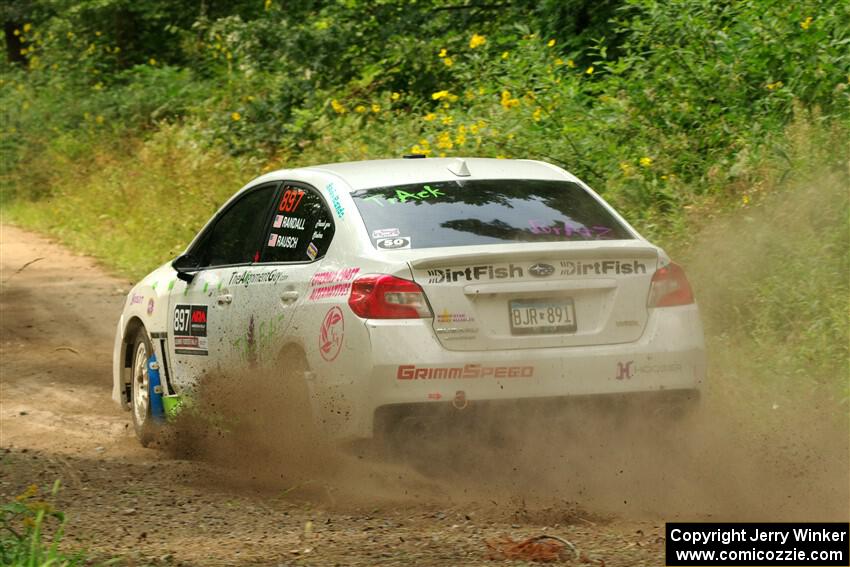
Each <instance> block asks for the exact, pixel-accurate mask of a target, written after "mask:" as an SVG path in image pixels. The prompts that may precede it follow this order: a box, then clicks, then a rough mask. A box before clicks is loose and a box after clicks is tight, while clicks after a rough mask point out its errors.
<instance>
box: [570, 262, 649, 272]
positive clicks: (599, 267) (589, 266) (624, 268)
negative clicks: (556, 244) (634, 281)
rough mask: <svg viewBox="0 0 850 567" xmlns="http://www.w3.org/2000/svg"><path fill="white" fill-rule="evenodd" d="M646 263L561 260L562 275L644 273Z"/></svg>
mask: <svg viewBox="0 0 850 567" xmlns="http://www.w3.org/2000/svg"><path fill="white" fill-rule="evenodd" d="M645 273H646V264H644V263H642V262H638V261H637V260H632V261H630V262H628V261H627V262H621V261H620V260H601V261H598V262H572V261H566V260H565V261H562V262H561V275H562V276H586V275H588V274H592V275H594V276H605V275H608V274H616V275H627V274H645Z"/></svg>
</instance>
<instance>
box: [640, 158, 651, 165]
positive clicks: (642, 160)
mask: <svg viewBox="0 0 850 567" xmlns="http://www.w3.org/2000/svg"><path fill="white" fill-rule="evenodd" d="M639 162H640V166H641V167H652V158H651V157H647V156H644V157H642V158H640V160H639Z"/></svg>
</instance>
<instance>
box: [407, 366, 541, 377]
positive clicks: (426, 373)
mask: <svg viewBox="0 0 850 567" xmlns="http://www.w3.org/2000/svg"><path fill="white" fill-rule="evenodd" d="M532 376H534V367H533V366H482V365H480V364H465V365H463V366H453V367H448V368H446V367H433V366H416V365H413V364H405V365H401V366H399V367H398V371H397V372H396V379H398V380H467V379H475V378H531V377H532Z"/></svg>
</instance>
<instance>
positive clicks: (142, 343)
mask: <svg viewBox="0 0 850 567" xmlns="http://www.w3.org/2000/svg"><path fill="white" fill-rule="evenodd" d="M130 344H131V345H132V346H131V348H132V349H133V351H132V352H133V359H132V363H131V366H130V415H131V416H132V419H133V429H134V430H135V432H136V437H137V438H138V439H139V442H140V443H141V444H142V447H147V446H148V445H150V444H151V443H152V442H153V441H155V440H156V437H157V426H156V424H155V423H154V421H153V415H152V413H151V401H150V378H149V377H148V359H149V358H150V355H151V353H152V352H153V348H152V346H151V341H150V339H149V338H148V334H147V332H145V329H144V328H139V330H138V331H136V334H135V336H134V337H133V342H132V343H130Z"/></svg>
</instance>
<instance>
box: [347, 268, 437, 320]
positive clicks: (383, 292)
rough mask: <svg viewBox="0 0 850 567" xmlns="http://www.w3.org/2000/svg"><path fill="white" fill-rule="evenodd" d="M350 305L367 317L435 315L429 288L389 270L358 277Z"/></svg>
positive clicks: (413, 317) (393, 317)
mask: <svg viewBox="0 0 850 567" xmlns="http://www.w3.org/2000/svg"><path fill="white" fill-rule="evenodd" d="M348 305H349V306H350V307H351V310H352V311H354V313H355V315H357V316H358V317H362V318H364V319H423V318H427V317H433V314H432V313H431V308H430V307H429V306H428V302H427V301H426V300H425V292H423V291H422V288H421V287H419V285H418V284H417V283H415V282H412V281H410V280H404V279H401V278H397V277H395V276H390V275H386V274H384V275H371V276H362V277H360V278H357V279H356V280H354V282H353V283H352V284H351V295H350V296H349V297H348Z"/></svg>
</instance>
